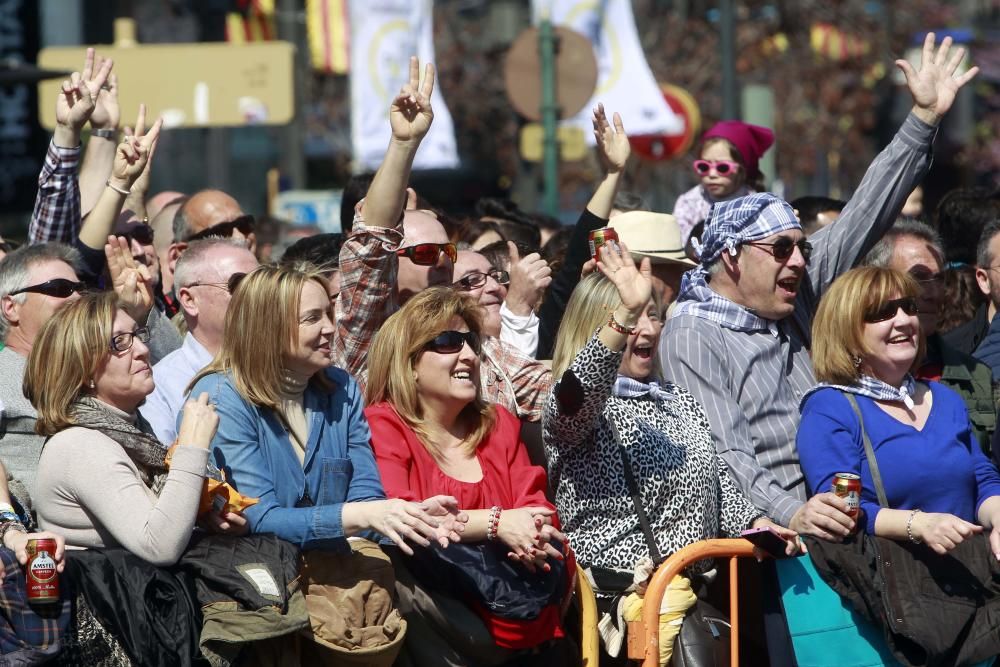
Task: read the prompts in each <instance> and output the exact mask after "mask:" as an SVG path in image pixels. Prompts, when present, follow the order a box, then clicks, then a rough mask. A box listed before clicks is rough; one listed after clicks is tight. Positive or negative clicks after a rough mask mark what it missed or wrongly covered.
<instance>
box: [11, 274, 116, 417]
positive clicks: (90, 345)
mask: <svg viewBox="0 0 1000 667" xmlns="http://www.w3.org/2000/svg"><path fill="white" fill-rule="evenodd" d="M119 308H120V305H119V300H118V295H117V294H116V293H115V292H91V293H87V294H83V295H81V296H80V298H79V299H77V300H76V301H72V302H70V303H67V304H66V305H64V306H63V307H62V308H60V309H59V310H58V311H56V314H55V315H53V316H52V317H51V318H50V319H49V321H48V322H46V323H45V326H44V327H42V330H41V332H39V334H38V336H37V337H36V338H35V343H34V345H33V346H32V348H31V354H29V355H28V365H27V367H26V368H25V371H24V384H23V389H24V395H25V396H26V397H27V398H28V400H29V401H30V402H31V404H32V405H33V406H35V410H36V411H37V412H38V421H36V422H35V432H36V433H38V434H39V435H54V434H56V433H58V432H59V431H61V430H63V429H65V428H69V427H70V426H73V424H74V422H73V420H72V418H71V417H70V409H71V407H72V405H73V403H74V401H76V400H77V398H79V397H80V395H81V394H83V393H84V392H85V391H86V389H87V387H88V386H89V385H90V381H91V380H92V379H93V378H94V375H95V374H96V373H97V370H98V368H99V367H100V365H101V363H102V362H103V361H104V359H105V358H106V357H107V356H108V355H109V354H110V349H109V346H110V344H111V331H112V328H113V325H114V320H115V313H116V311H117V310H118V309H119Z"/></svg>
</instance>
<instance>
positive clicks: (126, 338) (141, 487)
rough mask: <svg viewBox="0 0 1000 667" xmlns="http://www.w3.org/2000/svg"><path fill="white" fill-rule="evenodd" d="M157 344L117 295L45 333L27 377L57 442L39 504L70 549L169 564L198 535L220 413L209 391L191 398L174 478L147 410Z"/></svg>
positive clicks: (86, 302)
mask: <svg viewBox="0 0 1000 667" xmlns="http://www.w3.org/2000/svg"><path fill="white" fill-rule="evenodd" d="M147 342H149V330H148V329H146V328H145V327H140V326H138V325H137V324H136V322H135V320H133V319H132V318H131V317H130V316H129V315H128V314H127V313H126V312H125V311H124V310H123V309H122V306H121V303H120V302H119V298H118V296H117V295H116V294H115V293H114V292H98V293H89V294H84V295H82V296H81V297H80V298H79V299H78V300H76V301H73V302H71V303H68V304H66V305H65V306H63V307H62V308H61V309H60V310H59V311H58V312H57V313H56V314H55V315H54V316H53V317H52V318H51V319H50V320H49V322H48V323H47V324H46V325H45V327H44V328H43V329H42V331H41V333H40V334H39V336H38V337H37V338H36V340H35V344H34V347H33V348H32V350H31V355H30V356H29V357H28V365H27V370H26V371H25V376H24V393H25V395H26V396H27V398H28V400H30V401H31V404H32V405H33V406H34V407H35V409H36V410H37V411H38V421H37V424H36V430H37V431H38V433H39V434H40V435H44V436H49V439H48V440H47V441H46V443H45V446H44V447H43V448H42V455H41V458H40V460H39V462H38V477H37V480H36V484H35V491H34V493H33V494H32V499H33V502H34V506H35V510H36V512H37V514H38V523H39V525H40V526H42V527H43V528H44V529H46V530H50V531H52V532H56V533H60V534H62V535H63V536H65V538H66V545H67V546H70V547H80V548H95V549H96V548H111V547H124V548H125V549H127V550H128V551H130V552H131V553H133V554H135V555H137V556H139V557H140V558H142V559H144V560H146V561H149V562H150V563H153V564H155V565H169V564H172V563H174V562H175V561H176V560H177V559H178V558H179V557H180V555H181V553H182V551H183V549H184V547H185V546H186V545H187V544H188V541H189V540H190V539H191V530H192V528H193V527H194V524H195V516H196V514H197V509H198V503H199V501H200V499H201V491H202V486H203V482H204V477H205V473H206V464H207V463H208V446H209V443H210V442H211V439H212V435H213V434H214V433H215V428H216V425H217V424H218V418H217V417H216V415H215V411H214V410H213V408H212V406H211V405H209V403H208V397H207V396H206V395H204V394H203V395H201V396H200V397H199V398H198V399H197V400H192V401H189V402H188V403H187V405H186V406H185V407H184V411H183V416H182V419H181V425H180V430H179V435H178V441H177V442H178V447H177V448H176V450H175V451H174V454H173V459H172V463H171V465H170V468H169V471H168V469H167V466H166V465H165V464H164V455H165V453H166V451H165V449H164V446H163V445H162V444H161V443H160V442H158V441H157V440H156V438H155V437H154V436H153V435H151V433H152V431H151V430H150V429H149V427H148V426H149V425H148V424H147V423H146V422H145V420H143V419H142V418H141V417H140V416H139V415H138V413H137V412H136V408H137V407H138V406H139V404H140V403H142V401H143V400H145V398H146V396H148V395H149V393H150V392H152V391H153V375H152V372H151V370H150V360H149V348H147V347H146V343H147Z"/></svg>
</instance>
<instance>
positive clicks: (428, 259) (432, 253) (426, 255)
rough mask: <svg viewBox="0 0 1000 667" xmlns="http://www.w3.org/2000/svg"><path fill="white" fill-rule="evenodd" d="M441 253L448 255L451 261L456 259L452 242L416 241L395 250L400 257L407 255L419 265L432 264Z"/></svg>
mask: <svg viewBox="0 0 1000 667" xmlns="http://www.w3.org/2000/svg"><path fill="white" fill-rule="evenodd" d="M441 253H444V254H446V255H448V258H449V259H450V260H451V261H452V262H456V261H458V249H457V248H455V244H454V243H418V244H417V245H411V246H407V247H405V248H400V249H399V250H397V251H396V254H397V255H399V256H400V257H407V258H408V259H409V260H410V261H411V262H413V263H414V264H418V265H420V266H434V265H435V264H437V263H438V258H439V257H441Z"/></svg>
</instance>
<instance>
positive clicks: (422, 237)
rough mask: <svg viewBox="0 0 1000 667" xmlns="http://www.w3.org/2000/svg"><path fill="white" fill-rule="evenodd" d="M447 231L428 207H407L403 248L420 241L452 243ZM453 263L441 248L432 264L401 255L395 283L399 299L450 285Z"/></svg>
mask: <svg viewBox="0 0 1000 667" xmlns="http://www.w3.org/2000/svg"><path fill="white" fill-rule="evenodd" d="M449 242H450V241H449V239H448V232H446V231H445V229H444V225H442V224H441V223H440V222H439V221H438V219H437V218H435V217H434V216H433V215H431V214H429V213H427V212H425V211H406V213H405V214H404V215H403V244H402V246H400V247H401V248H408V247H410V246H415V245H420V244H421V243H436V244H445V243H449ZM454 268H455V267H454V265H453V264H452V261H451V258H450V257H449V256H448V255H447V254H446V253H444V252H439V253H438V257H437V261H436V262H434V263H433V264H430V265H427V264H417V263H415V262H414V261H413V260H412V259H411V258H409V257H407V256H405V255H401V256H400V257H399V274H398V277H397V280H396V287H397V290H398V292H399V300H400V302H405V301H406V300H407V299H409V298H410V297H411V296H413V295H414V294H416V293H417V292H420V291H422V290H425V289H427V288H428V287H434V286H436V285H450V284H451V277H452V272H453V271H454Z"/></svg>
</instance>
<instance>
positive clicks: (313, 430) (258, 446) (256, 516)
mask: <svg viewBox="0 0 1000 667" xmlns="http://www.w3.org/2000/svg"><path fill="white" fill-rule="evenodd" d="M326 374H327V377H328V378H329V379H330V380H331V381H332V382H333V384H334V387H335V388H334V391H333V392H332V393H326V392H324V391H322V390H319V389H315V388H313V387H312V386H311V385H310V386H309V387H308V388H307V389H306V392H305V397H304V407H305V411H306V419H307V420H308V422H309V441H308V442H307V444H306V453H305V464H304V465H300V464H299V459H298V456H296V454H295V452H294V451H293V445H292V443H291V441H290V439H289V436H288V432H287V431H286V430H285V428H284V426H282V424H281V421H280V420H279V419H278V417H277V416H276V415H275V414H274V412H273V411H271V410H268V409H266V408H260V407H257V406H255V405H253V404H251V403H250V402H249V401H247V400H246V399H244V398H243V397H242V396H241V395H240V394H239V393H238V392H237V390H236V387H235V385H234V384H233V381H232V378H231V377H230V375H229V374H228V373H215V374H213V375H209V376H206V377H204V378H202V379H201V380H199V381H198V384H196V385H195V387H194V389H193V390H192V392H191V395H192V396H198V395H200V394H201V392H203V391H204V392H208V396H209V400H210V401H211V402H212V403H213V404H214V405H215V410H216V412H217V413H218V415H219V430H218V432H217V433H216V435H215V438H214V439H213V440H212V455H213V456H214V457H215V463H216V465H218V466H219V468H221V469H222V470H224V471H225V473H226V478H227V479H228V480H229V481H230V482H231V483H232V485H233V486H235V487H236V489H237V490H239V492H240V493H242V494H244V495H247V496H252V497H255V498H258V499H259V502H258V503H257V504H256V505H253V506H252V507H249V508H247V510H246V512H245V514H246V516H247V518H248V519H249V521H250V530H251V532H254V533H274V534H275V535H277V536H278V537H280V538H282V539H284V540H287V541H289V542H292V543H293V544H297V545H298V546H299V547H300V548H303V549H316V548H321V549H328V550H336V551H345V550H349V547H348V545H347V540H346V539H345V536H344V529H343V523H342V520H341V512H342V509H343V504H344V503H345V502H357V501H365V500H381V499H383V498H385V491H384V490H383V489H382V481H381V478H380V477H379V473H378V467H377V466H376V465H375V456H374V454H373V453H372V450H371V445H370V444H369V443H370V440H371V432H370V431H369V429H368V422H367V420H366V419H365V416H364V412H363V409H364V401H363V400H362V397H361V391H360V389H359V387H358V385H357V383H356V382H355V381H354V379H353V378H352V377H351V376H350V375H348V374H347V373H346V372H345V371H343V370H341V369H339V368H331V369H329V370H327V371H326ZM180 419H181V417H180V416H178V425H179V424H180Z"/></svg>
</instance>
